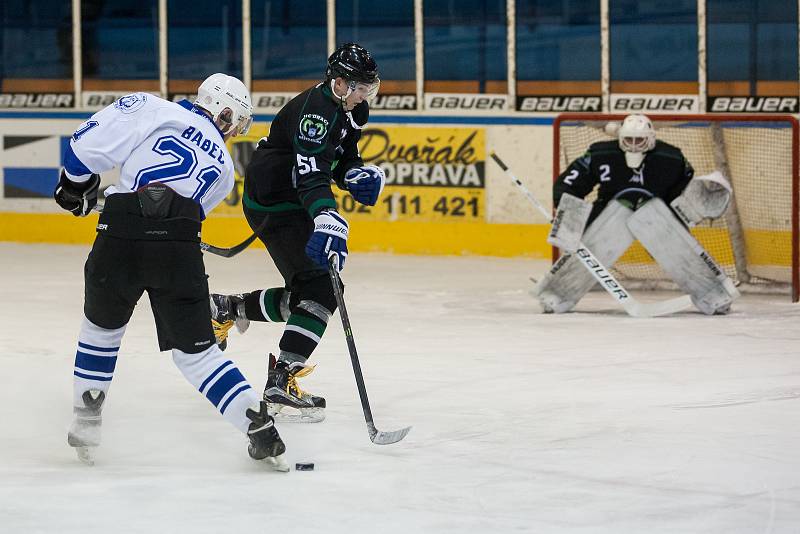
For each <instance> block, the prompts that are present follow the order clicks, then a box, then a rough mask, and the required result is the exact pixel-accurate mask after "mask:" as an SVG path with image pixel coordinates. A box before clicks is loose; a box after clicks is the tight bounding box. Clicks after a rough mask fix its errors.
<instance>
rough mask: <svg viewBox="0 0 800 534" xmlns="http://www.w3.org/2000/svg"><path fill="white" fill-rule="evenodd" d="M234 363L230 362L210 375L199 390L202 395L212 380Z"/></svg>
mask: <svg viewBox="0 0 800 534" xmlns="http://www.w3.org/2000/svg"><path fill="white" fill-rule="evenodd" d="M232 363H233V362H232V361H230V360H228V361H227V362H225V363H223V364H222V365H220V366H219V367H217V368H216V370H215V371H214V372H213V373H211V374H210V375H208V378H206V379H205V380H203V383H202V384H200V387H199V388H198V389H199V390H200V393H203V390H204V389H206V386H207V385H208V383H209V382H211V380H212V379H213V378H214V377H215V376H217V375H218V374H219V373H220V371H222V370H223V369H224V368H225V366H226V365H230V364H232Z"/></svg>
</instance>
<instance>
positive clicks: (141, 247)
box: [54, 74, 286, 470]
mask: <svg viewBox="0 0 800 534" xmlns="http://www.w3.org/2000/svg"><path fill="white" fill-rule="evenodd" d="M251 123H252V106H251V100H250V94H249V92H248V91H247V89H246V88H245V86H244V84H242V82H241V81H239V80H238V79H236V78H233V77H231V76H227V75H225V74H214V75H212V76H210V77H209V78H207V79H206V80H205V81H204V82H203V83H202V84H201V85H200V87H199V89H198V96H197V100H196V101H195V102H194V104H192V103H190V102H188V101H183V102H179V103H173V102H169V101H166V100H163V99H161V98H158V97H155V96H153V95H150V94H145V93H135V94H131V95H128V96H125V97H123V98H120V99H119V100H118V101H116V102H115V103H114V104H112V105H111V106H108V107H107V108H105V109H103V110H101V111H99V112H97V113H96V114H94V115H93V116H92V117H91V118H90V119H89V120H88V121H86V122H85V123H84V124H83V125H81V127H80V128H78V130H77V131H75V133H74V134H73V135H72V139H71V140H70V144H69V147H68V148H67V150H66V152H65V155H64V162H63V164H64V168H63V170H62V171H61V176H60V179H59V183H58V186H57V187H56V190H55V193H54V196H55V200H56V202H57V203H58V204H59V205H60V206H61V207H62V208H64V209H66V210H68V211H70V212H72V213H73V215H76V216H85V215H87V214H88V213H89V212H90V211H91V210H92V209H93V208H94V207H95V206H96V204H97V194H98V189H99V185H100V176H99V175H100V173H103V172H105V171H108V170H110V169H112V168H114V167H119V169H120V179H119V183H118V184H116V185H113V186H111V187H109V188H108V189H106V192H105V194H106V201H105V205H104V207H103V209H102V213H101V215H100V219H99V221H98V225H97V237H96V239H95V242H94V245H93V247H92V251H91V252H90V254H89V257H88V259H87V261H86V266H85V269H84V280H85V297H84V318H83V322H82V325H81V329H80V333H79V335H78V347H77V354H76V356H75V369H74V415H75V418H74V421H73V423H72V426H71V427H70V430H69V433H68V438H67V439H68V443H69V445H71V446H72V447H75V448H76V450H77V452H78V455H79V457H80V458H81V459H82V460H84V461H86V462H87V463H92V462H93V460H92V449H93V448H94V447H97V446H98V445H99V444H100V421H101V412H102V409H103V403H104V401H105V399H106V396H107V394H108V389H109V386H110V384H111V379H112V378H113V376H114V368H115V365H116V361H117V354H118V352H119V350H120V346H121V342H122V337H123V335H124V333H125V328H126V325H127V324H128V321H129V320H130V317H131V314H132V312H133V309H134V306H135V305H136V303H137V301H138V300H139V299H140V298H141V296H142V294H143V293H144V292H145V291H146V292H147V294H148V297H149V298H150V303H151V305H152V309H153V315H154V317H155V322H156V330H157V335H158V342H159V348H160V350H162V351H165V350H170V349H171V350H172V358H173V360H174V362H175V364H176V365H177V367H178V368H179V369H180V370H181V372H182V373H183V375H184V376H185V377H186V379H187V380H188V381H189V382H190V383H191V384H192V385H193V386H195V387H196V388H197V389H198V390H199V391H200V393H201V394H202V395H204V396H205V397H206V398H207V399H208V400H209V401H210V402H211V403H212V404H213V405H214V406H215V407H216V408H217V410H219V412H220V413H221V414H222V416H223V417H224V418H225V419H226V420H227V421H228V422H230V423H231V424H233V425H234V426H235V427H236V428H238V429H239V430H241V431H242V432H243V433H245V434H246V435H247V436H248V438H249V441H250V443H249V447H248V452H249V454H250V456H251V457H252V458H254V459H256V460H266V461H267V462H268V463H271V464H272V465H273V467H276V468H278V469H281V470H285V469H286V468H285V462H283V461H282V458H281V455H282V454H283V453H284V451H285V446H284V444H283V441H282V440H281V438H280V436H279V435H278V432H277V430H276V428H275V426H274V421H273V419H272V417H270V416H269V415H268V413H267V407H266V403H265V402H263V401H261V400H260V396H259V395H258V394H257V393H256V392H255V391H254V390H253V388H252V387H251V386H250V384H249V383H248V381H247V380H246V379H245V377H244V376H243V375H242V373H241V372H240V371H239V369H238V368H237V366H236V364H235V363H233V362H232V361H231V360H229V359H228V358H226V357H224V356H223V354H222V352H221V351H220V349H219V348H218V346H217V344H216V343H215V338H214V332H213V330H212V328H211V322H210V321H211V316H210V309H209V294H208V284H207V281H206V274H205V267H204V265H203V258H202V252H201V250H200V246H199V245H200V229H201V222H202V220H203V219H204V218H205V216H206V214H208V213H209V212H210V211H211V210H213V209H214V207H215V206H216V205H217V204H218V203H219V202H220V201H221V200H222V199H223V198H225V196H226V195H228V193H229V192H230V190H231V188H232V186H233V183H234V178H233V163H232V160H231V156H230V154H229V153H228V150H227V148H226V147H225V141H226V140H227V139H228V138H230V137H233V136H236V135H239V134H244V133H246V132H247V131H248V129H249V128H250V125H251Z"/></svg>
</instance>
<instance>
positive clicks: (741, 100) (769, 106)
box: [708, 96, 798, 113]
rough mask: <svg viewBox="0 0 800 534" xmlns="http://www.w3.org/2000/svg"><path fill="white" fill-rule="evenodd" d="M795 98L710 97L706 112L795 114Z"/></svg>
mask: <svg viewBox="0 0 800 534" xmlns="http://www.w3.org/2000/svg"><path fill="white" fill-rule="evenodd" d="M797 104H798V99H797V97H796V96H712V97H709V98H708V111H710V112H712V113H718V112H721V113H797V111H798V105H797Z"/></svg>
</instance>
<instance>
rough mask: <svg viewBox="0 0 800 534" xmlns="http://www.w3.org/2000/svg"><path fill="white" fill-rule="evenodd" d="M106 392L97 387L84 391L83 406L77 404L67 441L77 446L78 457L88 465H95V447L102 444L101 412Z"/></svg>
mask: <svg viewBox="0 0 800 534" xmlns="http://www.w3.org/2000/svg"><path fill="white" fill-rule="evenodd" d="M105 398H106V394H105V393H103V392H102V391H98V390H96V389H91V390H89V391H84V392H83V395H82V396H81V399H82V400H83V406H82V407H78V406H76V407H75V408H74V409H73V411H74V414H75V419H74V420H73V421H72V425H70V427H69V432H68V433H67V443H68V444H69V446H70V447H75V452H76V453H77V454H78V459H79V460H80V461H82V462H83V463H85V464H87V465H94V448H95V447H97V446H99V445H100V425H101V424H102V422H103V419H102V417H101V415H100V414H101V412H102V410H103V401H104V400H105Z"/></svg>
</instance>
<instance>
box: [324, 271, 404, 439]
mask: <svg viewBox="0 0 800 534" xmlns="http://www.w3.org/2000/svg"><path fill="white" fill-rule="evenodd" d="M328 273H329V274H330V275H331V284H332V285H333V294H334V296H335V297H336V305H337V306H338V308H339V316H340V317H341V318H342V326H343V327H344V336H345V338H346V339H347V348H348V350H349V351H350V361H351V362H352V363H353V374H355V376H356V386H358V395H359V397H361V407H362V408H363V409H364V419H365V420H366V421H367V432H369V439H370V440H372V443H375V444H376V445H389V444H391V443H397V442H398V441H400V440H401V439H403V438H404V437H406V434H408V432H409V431H410V430H411V427H410V426H407V427H405V428H401V429H400V430H395V431H394V432H381V431H380V430H378V429H377V428H375V423H374V422H373V421H372V410H371V409H370V407H369V399H368V398H367V388H366V386H365V385H364V376H363V375H362V374H361V364H360V363H358V353H357V352H356V342H355V340H353V330H352V328H350V318H349V317H348V316H347V308H345V306H344V295H342V281H341V278H339V271H338V270H337V268H336V259H335V258H334V257H331V258H330V260H329V263H328Z"/></svg>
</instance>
